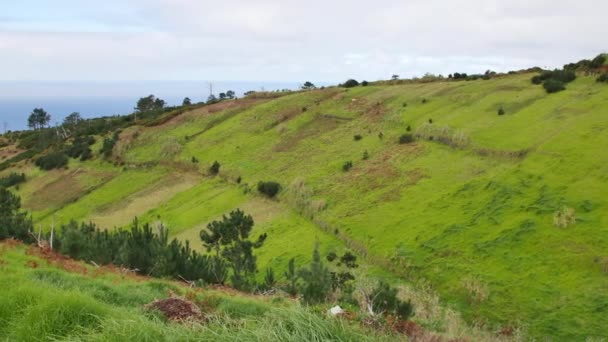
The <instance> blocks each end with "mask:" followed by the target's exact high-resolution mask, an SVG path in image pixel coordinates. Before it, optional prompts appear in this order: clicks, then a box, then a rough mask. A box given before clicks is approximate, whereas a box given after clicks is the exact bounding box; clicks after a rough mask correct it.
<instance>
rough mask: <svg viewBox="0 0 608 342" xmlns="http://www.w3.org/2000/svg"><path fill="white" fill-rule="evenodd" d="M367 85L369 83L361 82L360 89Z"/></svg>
mask: <svg viewBox="0 0 608 342" xmlns="http://www.w3.org/2000/svg"><path fill="white" fill-rule="evenodd" d="M368 85H369V82H367V81H362V82H361V86H362V87H367V86H368Z"/></svg>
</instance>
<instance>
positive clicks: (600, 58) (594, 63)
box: [590, 54, 606, 69]
mask: <svg viewBox="0 0 608 342" xmlns="http://www.w3.org/2000/svg"><path fill="white" fill-rule="evenodd" d="M605 62H606V56H605V55H603V54H601V55H597V57H595V58H594V59H593V60H591V63H590V67H591V68H593V69H597V68H599V67H601V66H602V65H604V63H605Z"/></svg>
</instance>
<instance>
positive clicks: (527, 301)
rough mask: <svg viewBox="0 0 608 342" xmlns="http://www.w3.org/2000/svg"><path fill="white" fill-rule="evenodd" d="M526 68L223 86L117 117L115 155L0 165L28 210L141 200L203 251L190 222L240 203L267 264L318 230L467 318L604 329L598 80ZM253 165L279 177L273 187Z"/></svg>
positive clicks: (306, 245)
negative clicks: (183, 103)
mask: <svg viewBox="0 0 608 342" xmlns="http://www.w3.org/2000/svg"><path fill="white" fill-rule="evenodd" d="M532 76H533V74H531V73H523V74H514V75H508V76H500V77H494V78H492V79H490V80H481V79H480V80H476V81H437V82H429V83H420V82H415V83H404V84H394V85H388V84H387V85H370V86H366V87H361V86H360V87H355V88H349V89H344V88H337V87H331V88H327V89H322V90H312V91H305V92H297V93H290V94H287V95H285V96H277V97H274V98H252V97H249V98H244V99H239V100H234V101H225V102H220V103H218V104H214V105H209V106H203V107H198V108H195V109H192V110H190V111H184V112H183V113H179V115H172V116H170V117H167V120H160V121H158V123H159V124H157V125H155V126H143V125H141V126H137V125H136V126H131V127H129V128H127V129H125V130H123V131H122V132H121V134H120V139H119V142H118V143H117V145H116V146H115V147H114V163H113V164H112V163H108V162H107V161H104V160H103V159H102V158H100V157H96V158H94V159H93V160H89V161H84V162H81V161H76V160H71V161H70V164H69V167H68V168H67V169H61V170H54V171H48V172H46V171H44V172H43V171H40V170H38V169H37V168H35V166H33V165H32V164H30V163H28V162H21V163H19V164H17V166H13V167H11V168H10V169H7V170H5V171H3V172H2V174H5V173H8V172H9V171H16V170H18V171H20V172H25V173H26V175H27V179H28V181H27V182H26V183H24V184H21V185H20V186H19V189H18V190H15V191H16V192H17V193H18V194H19V195H20V196H21V198H22V201H23V203H24V207H25V208H27V209H28V210H30V211H31V212H32V213H33V217H34V219H35V221H36V225H37V226H38V225H40V226H42V227H45V228H46V227H49V226H50V225H51V224H52V223H53V222H54V223H56V224H59V223H65V222H67V221H69V220H71V219H75V220H93V221H95V222H98V223H100V224H101V225H102V226H105V227H107V228H111V227H115V226H117V227H121V226H125V225H127V224H128V223H129V222H130V221H131V220H132V219H133V217H135V216H139V219H140V220H143V221H146V222H159V221H160V222H162V223H163V224H165V225H166V226H168V227H169V229H170V232H171V234H173V235H174V236H177V237H179V238H182V239H188V240H190V241H191V242H192V245H193V247H194V248H199V249H201V250H202V245H201V244H200V239H199V232H200V230H201V229H203V228H204V227H205V226H206V224H207V223H209V222H210V221H212V220H214V219H217V218H219V217H221V215H223V214H226V213H227V212H229V211H231V210H233V209H235V208H241V209H243V210H244V211H245V212H247V213H250V214H251V215H252V216H253V217H254V219H255V221H256V228H255V230H256V233H257V232H266V233H268V240H267V242H266V245H265V246H264V248H262V249H260V250H259V251H258V252H257V253H258V256H259V261H260V264H261V266H263V267H265V266H272V267H274V268H275V269H276V270H278V272H277V273H280V274H282V271H283V270H284V269H285V268H286V267H287V261H288V260H289V258H291V257H296V258H297V260H298V261H299V262H304V261H305V260H307V259H308V258H309V255H310V251H311V250H312V247H313V244H314V242H315V241H320V242H321V247H322V250H323V251H325V252H329V251H333V250H342V249H344V248H349V249H351V250H353V251H355V252H356V253H357V254H359V255H360V256H361V257H363V258H364V260H365V261H366V263H367V264H368V265H369V267H370V274H372V275H382V276H384V277H388V278H390V279H392V281H393V282H395V283H397V284H410V285H412V286H413V287H414V288H424V289H427V290H428V289H430V291H431V292H433V293H437V294H438V295H439V296H440V298H441V300H442V303H444V304H445V305H447V306H448V307H451V308H454V309H455V310H456V311H458V312H461V313H462V314H463V315H464V317H465V318H466V320H467V321H468V322H469V323H471V324H475V325H480V326H485V327H487V328H488V329H490V330H492V329H500V328H501V327H510V326H514V327H521V328H522V329H523V330H525V331H527V333H528V334H529V335H530V336H532V337H542V336H551V337H554V338H555V339H557V340H581V339H584V338H587V337H592V338H599V337H606V336H605V334H606V330H605V327H606V326H608V318H607V317H608V316H607V315H606V313H607V311H608V293H607V292H606V286H607V285H608V273H607V272H608V271H607V270H608V238H607V237H608V234H607V233H608V215H606V208H607V206H608V197H607V196H606V194H607V193H608V178H607V176H606V175H608V152H607V151H606V146H608V135H607V134H606V129H608V115H607V113H606V109H605V108H606V104H607V103H608V86H606V85H605V84H602V83H598V82H596V81H595V78H594V77H587V76H583V75H580V76H579V77H578V78H577V79H576V80H575V81H574V82H572V83H569V84H568V86H567V90H565V91H561V92H558V93H555V94H547V93H546V92H545V91H544V90H543V88H542V87H539V86H537V85H533V84H532V83H531V82H530V79H531V77H532ZM501 108H502V109H503V112H504V114H503V115H499V114H498V112H499V109H501ZM161 122H162V123H161ZM408 128H409V129H408ZM404 134H411V135H412V137H414V138H415V139H414V141H413V142H411V143H404V144H401V143H399V139H400V137H401V136H402V135H404ZM97 140H98V141H97V143H96V145H94V150H98V149H99V147H100V146H101V139H97ZM14 148H15V147H14V146H13V145H8V146H6V147H3V148H2V150H3V151H5V152H3V155H4V154H6V155H7V156H12V154H10V149H14ZM193 161H194V162H193ZM197 161H198V162H197ZM214 161H218V162H219V163H220V164H221V167H220V172H219V175H218V176H210V175H208V172H207V171H208V168H209V167H210V166H211V164H212V163H213V162H214ZM349 161H350V162H352V168H351V169H350V170H348V171H343V166H344V164H345V163H346V162H349ZM259 181H277V182H279V183H280V184H281V185H282V187H283V190H282V191H281V192H280V193H279V195H278V197H277V198H276V199H272V200H271V199H266V198H264V197H262V196H260V195H259V194H258V193H257V190H256V185H257V183H258V182H259Z"/></svg>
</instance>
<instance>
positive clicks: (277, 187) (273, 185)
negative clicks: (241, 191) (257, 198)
mask: <svg viewBox="0 0 608 342" xmlns="http://www.w3.org/2000/svg"><path fill="white" fill-rule="evenodd" d="M258 191H259V192H260V193H261V194H264V195H266V197H268V198H273V197H274V196H276V195H277V194H278V193H279V191H281V184H279V183H277V182H272V181H270V182H259V183H258Z"/></svg>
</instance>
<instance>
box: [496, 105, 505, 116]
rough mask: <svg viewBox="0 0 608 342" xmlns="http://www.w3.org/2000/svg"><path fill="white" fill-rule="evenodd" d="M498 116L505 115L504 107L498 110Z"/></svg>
mask: <svg viewBox="0 0 608 342" xmlns="http://www.w3.org/2000/svg"><path fill="white" fill-rule="evenodd" d="M498 115H505V109H504V108H502V107H500V108H498Z"/></svg>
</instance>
